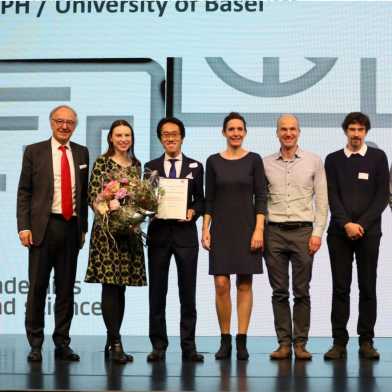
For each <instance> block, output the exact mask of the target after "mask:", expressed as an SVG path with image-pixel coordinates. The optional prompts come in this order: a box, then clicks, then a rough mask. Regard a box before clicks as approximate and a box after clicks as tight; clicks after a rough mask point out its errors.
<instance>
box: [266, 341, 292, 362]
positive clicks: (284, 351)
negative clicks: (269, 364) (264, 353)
mask: <svg viewBox="0 0 392 392" xmlns="http://www.w3.org/2000/svg"><path fill="white" fill-rule="evenodd" d="M291 355H292V352H291V346H288V345H287V344H281V345H280V346H279V347H278V348H277V349H276V350H275V351H273V352H272V353H271V354H270V358H271V359H276V360H281V359H289V358H291Z"/></svg>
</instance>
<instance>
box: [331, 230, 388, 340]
mask: <svg viewBox="0 0 392 392" xmlns="http://www.w3.org/2000/svg"><path fill="white" fill-rule="evenodd" d="M380 238H381V235H374V236H365V237H363V238H361V239H358V240H354V241H353V240H350V239H349V238H348V237H346V236H341V235H333V234H329V235H328V237H327V243H328V250H329V256H330V260H331V270H332V281H333V294H332V312H331V322H332V336H333V339H334V343H335V344H340V345H346V344H347V342H348V339H349V335H348V331H347V322H348V320H349V317H350V287H351V281H352V263H353V259H354V255H355V260H356V263H357V272H358V288H359V316H358V324H357V333H358V335H359V343H360V344H361V343H362V342H365V341H369V342H372V341H373V337H374V325H375V324H376V318H377V296H376V283H377V262H378V251H379V246H380Z"/></svg>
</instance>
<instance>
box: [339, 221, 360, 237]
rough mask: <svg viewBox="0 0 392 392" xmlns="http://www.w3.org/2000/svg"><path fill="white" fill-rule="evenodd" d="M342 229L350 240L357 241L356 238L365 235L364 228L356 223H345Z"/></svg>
mask: <svg viewBox="0 0 392 392" xmlns="http://www.w3.org/2000/svg"><path fill="white" fill-rule="evenodd" d="M344 229H345V230H346V234H347V236H348V238H350V239H351V240H357V239H358V238H361V237H363V235H364V234H365V230H364V228H363V227H362V226H361V225H359V224H358V223H352V222H349V223H346V224H345V225H344Z"/></svg>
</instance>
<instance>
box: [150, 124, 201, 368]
mask: <svg viewBox="0 0 392 392" xmlns="http://www.w3.org/2000/svg"><path fill="white" fill-rule="evenodd" d="M157 135H158V138H159V140H160V142H161V143H162V146H163V148H164V150H165V153H164V154H163V155H162V156H161V157H160V158H158V159H154V160H152V161H150V162H148V163H146V165H145V167H146V168H147V169H149V170H156V171H157V172H158V173H159V176H160V177H167V178H187V179H188V205H187V217H186V220H184V221H178V220H173V219H168V220H164V219H154V220H153V221H152V222H151V223H150V225H149V228H148V233H147V245H148V272H149V299H150V329H149V335H150V340H151V344H152V346H153V351H152V352H151V353H150V354H149V355H148V356H147V361H149V362H157V361H162V360H164V359H165V353H166V348H167V346H168V339H167V332H166V317H165V310H166V294H167V287H168V274H169V265H170V259H171V257H172V256H173V255H174V258H175V261H176V264H177V274H178V289H179V296H180V303H181V321H180V337H181V349H182V358H183V360H185V361H192V362H202V361H203V356H202V355H201V354H199V353H198V352H197V351H196V344H195V328H196V274H197V257H198V253H199V245H198V237H197V228H196V220H197V218H198V217H199V216H200V215H202V214H203V212H204V192H203V166H202V164H201V163H200V162H197V161H195V160H193V159H190V158H188V157H186V156H185V155H184V154H183V153H182V152H181V146H182V142H183V140H184V137H185V128H184V124H183V123H182V122H181V121H180V120H178V119H177V118H164V119H162V120H161V121H160V122H159V124H158V126H157Z"/></svg>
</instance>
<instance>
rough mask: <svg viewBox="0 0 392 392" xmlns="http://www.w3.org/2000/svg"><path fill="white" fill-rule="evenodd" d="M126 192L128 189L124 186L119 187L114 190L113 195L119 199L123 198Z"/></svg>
mask: <svg viewBox="0 0 392 392" xmlns="http://www.w3.org/2000/svg"><path fill="white" fill-rule="evenodd" d="M127 194H128V191H127V190H126V189H125V188H120V189H119V190H118V191H117V192H116V194H115V195H114V197H115V198H116V199H117V200H121V199H124V197H125V196H127Z"/></svg>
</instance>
